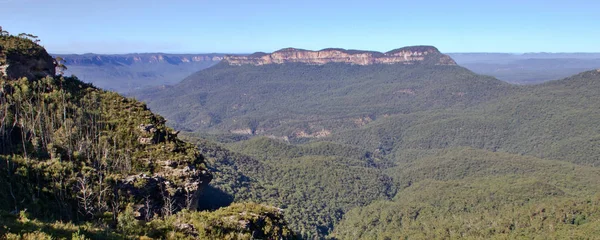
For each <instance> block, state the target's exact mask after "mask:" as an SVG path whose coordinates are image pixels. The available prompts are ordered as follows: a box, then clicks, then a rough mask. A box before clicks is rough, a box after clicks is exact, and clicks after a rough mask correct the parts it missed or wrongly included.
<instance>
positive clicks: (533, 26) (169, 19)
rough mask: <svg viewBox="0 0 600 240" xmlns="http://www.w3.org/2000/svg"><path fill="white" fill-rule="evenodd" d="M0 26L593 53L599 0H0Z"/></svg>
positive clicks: (246, 42) (158, 38)
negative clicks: (0, 9)
mask: <svg viewBox="0 0 600 240" xmlns="http://www.w3.org/2000/svg"><path fill="white" fill-rule="evenodd" d="M0 8H2V13H0V25H1V26H3V27H4V29H5V30H8V31H9V32H11V33H20V32H27V33H33V34H35V35H38V36H40V39H41V40H42V44H43V45H44V46H45V47H46V48H47V49H48V50H49V51H50V52H53V53H86V52H94V53H129V52H174V53H184V52H189V53H206V52H227V53H249V52H256V51H265V52H270V51H274V50H277V49H280V48H284V47H297V48H305V49H312V50H318V49H322V48H327V47H341V48H350V49H368V50H377V51H388V50H391V49H394V48H398V47H403V46H409V45H434V46H436V47H438V48H439V49H440V50H441V51H442V52H513V53H521V52H600V43H599V42H600V14H599V10H600V1H597V0H588V1H579V0H569V1H563V0H560V1H556V0H520V1H516V0H490V1H485V0H477V1H471V0H468V1H461V0H454V1H448V0H431V1H430V0H416V1H415V0H412V1H402V0H398V1H377V0H369V1H367V0H362V1H354V0H330V1H328V0H319V1H315V0H303V1H291V0H289V1H286V0H279V1H275V0H239V1H230V0H207V1H204V0H195V1H191V0H189V1H188V0H163V1H156V0H118V1H117V0H0Z"/></svg>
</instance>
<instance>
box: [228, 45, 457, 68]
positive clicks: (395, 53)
mask: <svg viewBox="0 0 600 240" xmlns="http://www.w3.org/2000/svg"><path fill="white" fill-rule="evenodd" d="M224 62H226V63H228V64H230V65H245V64H251V65H257V66H258V65H265V64H283V63H306V64H312V65H323V64H327V63H348V64H355V65H372V64H432V65H456V62H454V60H452V58H450V57H449V56H447V55H444V54H442V53H441V52H440V51H439V50H438V49H437V48H435V47H432V46H413V47H404V48H399V49H395V50H392V51H389V52H386V53H381V52H373V51H360V50H345V49H339V48H328V49H323V50H320V51H310V50H303V49H296V48H285V49H281V50H279V51H276V52H273V53H271V54H267V53H254V54H252V55H248V56H231V55H229V56H225V57H224Z"/></svg>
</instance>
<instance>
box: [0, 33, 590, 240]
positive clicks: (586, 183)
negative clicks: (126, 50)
mask: <svg viewBox="0 0 600 240" xmlns="http://www.w3.org/2000/svg"><path fill="white" fill-rule="evenodd" d="M66 67H68V66H66ZM55 68H56V70H55ZM64 68H65V66H64V61H63V60H62V59H61V58H56V59H52V57H50V55H48V54H47V53H46V51H45V50H44V49H43V48H42V47H41V46H40V45H39V44H38V43H37V39H36V37H35V36H33V35H30V34H21V35H19V36H12V35H10V34H8V33H6V32H3V33H2V36H0V70H1V72H2V76H1V80H0V106H1V107H0V140H1V142H0V169H1V170H2V171H0V190H1V191H0V237H1V238H7V239H69V238H71V239H140V238H141V239H185V238H190V239H294V238H301V239H456V238H465V239H518V238H524V239H530V238H541V239H547V238H556V239H564V238H572V239H573V238H574V239H589V238H593V237H590V236H596V235H599V234H600V212H599V209H600V208H599V206H600V196H599V195H598V191H599V190H600V189H598V188H599V187H598V182H600V168H598V167H597V166H598V164H599V163H600V162H599V161H600V148H598V147H597V145H598V144H597V143H598V140H600V127H599V126H598V125H597V124H596V121H595V119H598V117H600V112H599V110H598V108H597V107H596V106H598V104H599V103H600V97H598V95H597V94H596V93H597V92H598V90H600V89H599V88H600V71H597V70H593V71H587V72H583V73H580V74H577V75H575V76H572V77H569V78H566V79H562V80H556V81H551V82H547V83H544V84H540V85H532V86H515V85H510V84H507V83H504V82H502V81H499V80H497V79H494V78H491V77H486V76H481V75H477V74H474V73H472V72H470V71H469V70H467V69H464V68H462V67H460V66H438V65H427V64H421V65H396V64H390V65H370V66H356V65H347V64H325V65H303V64H281V65H264V66H247V65H242V66H229V65H226V64H224V63H220V64H218V65H216V66H213V67H211V68H208V69H205V70H203V71H200V72H197V73H195V74H193V75H192V76H190V77H188V78H187V79H186V80H184V81H183V82H182V83H180V84H178V85H174V86H170V87H166V88H163V89H162V90H159V89H154V90H147V91H144V92H142V93H138V94H139V95H137V97H138V98H140V99H142V100H145V101H147V102H148V105H146V104H145V103H142V102H139V101H137V100H135V99H132V98H126V97H123V96H121V95H119V94H117V93H113V92H109V91H105V90H101V89H98V88H96V87H95V86H93V85H92V84H89V83H84V82H83V81H81V80H79V79H78V78H77V77H76V76H71V77H66V76H63V73H64ZM148 106H150V107H151V108H152V110H156V111H158V112H160V113H162V114H165V116H167V119H168V120H169V121H168V123H169V125H170V127H169V126H167V120H166V119H165V118H163V117H161V116H159V115H156V114H154V113H152V112H151V111H150V109H149V107H148ZM176 130H184V132H181V133H180V132H179V131H176Z"/></svg>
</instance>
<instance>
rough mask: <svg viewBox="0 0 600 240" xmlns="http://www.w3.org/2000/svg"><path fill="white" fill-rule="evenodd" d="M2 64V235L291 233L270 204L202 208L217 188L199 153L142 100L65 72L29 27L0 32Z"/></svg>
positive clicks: (174, 236) (223, 235)
mask: <svg viewBox="0 0 600 240" xmlns="http://www.w3.org/2000/svg"><path fill="white" fill-rule="evenodd" d="M0 66H1V68H2V76H1V79H0V106H1V107H0V140H1V141H0V160H1V161H0V168H1V169H2V171H0V179H1V181H0V189H1V191H0V216H1V218H0V226H1V227H0V237H1V238H8V239H56V238H67V239H68V238H73V239H88V238H91V239H134V238H139V237H142V236H145V237H146V238H159V239H163V238H171V239H181V238H191V239H195V238H201V239H206V238H210V239H250V238H272V239H279V238H293V233H292V232H291V231H290V230H289V229H288V227H287V225H286V223H285V220H284V219H283V216H282V212H281V211H280V210H279V209H278V208H275V207H270V206H264V205H259V204H254V203H237V204H233V205H230V206H228V207H226V208H221V209H219V210H216V211H202V212H200V211H198V209H203V208H204V205H205V204H204V203H205V202H208V201H205V200H203V198H208V199H211V198H215V197H218V196H206V195H201V192H202V190H203V189H204V188H206V187H207V186H208V184H209V182H210V181H211V179H212V174H211V172H209V171H208V167H207V165H206V159H205V157H204V156H203V155H202V154H201V153H200V151H199V150H198V149H197V148H196V147H195V146H194V145H192V144H190V143H186V142H184V141H182V140H180V139H179V138H178V137H177V134H178V132H176V131H174V130H173V129H171V128H169V127H166V126H165V120H164V118H162V117H161V116H158V115H155V114H153V113H152V112H150V111H149V110H148V108H147V107H146V105H145V104H144V103H141V102H138V101H135V100H133V99H129V98H125V97H122V96H120V95H119V94H117V93H113V92H107V91H104V90H100V89H98V88H96V87H94V86H92V85H90V84H87V83H84V82H82V81H80V80H79V79H77V78H76V77H64V76H62V74H61V73H62V71H63V70H64V68H65V66H64V65H63V64H62V62H61V59H60V58H56V59H52V57H50V55H48V54H47V53H46V51H45V49H44V48H42V47H41V46H40V45H38V44H37V40H36V38H35V36H33V35H29V34H21V35H19V36H13V35H10V34H8V33H7V32H4V31H3V32H2V35H1V36H0ZM55 67H57V69H58V74H56V73H55Z"/></svg>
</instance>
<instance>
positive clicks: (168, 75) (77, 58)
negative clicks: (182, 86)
mask: <svg viewBox="0 0 600 240" xmlns="http://www.w3.org/2000/svg"><path fill="white" fill-rule="evenodd" d="M224 55H225V54H219V53H212V54H164V53H139V54H138V53H132V54H115V55H104V54H91V53H90V54H82V55H77V54H66V55H63V54H54V57H56V56H60V57H62V58H63V59H64V60H65V65H66V66H67V67H68V70H67V71H66V72H65V75H72V74H73V75H76V76H77V77H79V78H81V79H85V81H86V82H91V83H93V84H94V85H96V86H98V87H101V88H103V89H106V90H113V91H117V92H120V93H126V92H130V91H132V90H136V89H141V88H144V87H150V86H158V85H164V84H174V83H177V82H179V81H181V79H183V78H185V77H186V76H188V75H190V74H192V73H194V72H196V71H199V70H202V69H204V68H207V67H210V66H212V65H214V64H217V63H218V62H220V61H221V60H222V59H223V56H224Z"/></svg>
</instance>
